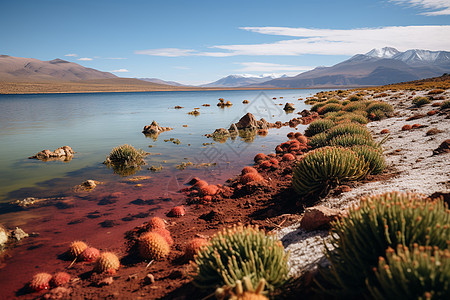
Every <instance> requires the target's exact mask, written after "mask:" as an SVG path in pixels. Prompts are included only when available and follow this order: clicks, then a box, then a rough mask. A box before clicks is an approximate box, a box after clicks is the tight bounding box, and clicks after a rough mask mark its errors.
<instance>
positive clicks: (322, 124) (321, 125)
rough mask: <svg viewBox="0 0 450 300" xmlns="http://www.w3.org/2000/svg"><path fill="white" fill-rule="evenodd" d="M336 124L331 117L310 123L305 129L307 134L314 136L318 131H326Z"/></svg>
mask: <svg viewBox="0 0 450 300" xmlns="http://www.w3.org/2000/svg"><path fill="white" fill-rule="evenodd" d="M334 125H335V124H334V122H333V121H332V120H329V119H318V120H315V121H313V122H311V123H310V124H309V126H308V127H307V128H306V130H305V136H309V137H311V136H314V135H316V134H318V133H321V132H324V131H326V130H328V129H330V128H331V127H333V126H334Z"/></svg>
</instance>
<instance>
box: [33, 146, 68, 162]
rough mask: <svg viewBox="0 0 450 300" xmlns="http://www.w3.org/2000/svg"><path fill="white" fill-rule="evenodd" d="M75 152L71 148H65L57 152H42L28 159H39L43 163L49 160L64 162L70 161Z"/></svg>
mask: <svg viewBox="0 0 450 300" xmlns="http://www.w3.org/2000/svg"><path fill="white" fill-rule="evenodd" d="M73 154H74V151H73V150H72V148H71V147H69V146H63V147H60V148H58V149H56V150H55V151H53V152H52V151H50V150H48V149H47V150H42V151H41V152H38V153H36V154H35V155H33V156H30V157H28V158H30V159H39V160H42V161H49V160H64V161H69V160H71V159H72V158H73Z"/></svg>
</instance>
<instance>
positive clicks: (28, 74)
mask: <svg viewBox="0 0 450 300" xmlns="http://www.w3.org/2000/svg"><path fill="white" fill-rule="evenodd" d="M111 78H118V77H117V76H116V75H114V74H111V73H108V72H101V71H98V70H95V69H91V68H86V67H83V66H81V65H79V64H76V63H73V62H68V61H65V60H62V59H58V58H57V59H54V60H50V61H42V60H39V59H34V58H23V57H13V56H8V55H0V80H1V81H8V82H47V81H50V82H54V81H65V82H68V81H78V80H90V79H111Z"/></svg>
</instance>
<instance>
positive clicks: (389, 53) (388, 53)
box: [365, 47, 400, 58]
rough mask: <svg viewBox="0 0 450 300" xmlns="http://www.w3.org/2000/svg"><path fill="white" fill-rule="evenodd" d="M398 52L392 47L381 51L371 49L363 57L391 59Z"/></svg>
mask: <svg viewBox="0 0 450 300" xmlns="http://www.w3.org/2000/svg"><path fill="white" fill-rule="evenodd" d="M399 53H400V51H398V50H397V49H395V48H392V47H384V48H382V49H376V48H374V49H372V50H370V51H369V52H367V53H366V54H365V55H366V56H370V57H376V58H391V57H393V56H394V55H396V54H399Z"/></svg>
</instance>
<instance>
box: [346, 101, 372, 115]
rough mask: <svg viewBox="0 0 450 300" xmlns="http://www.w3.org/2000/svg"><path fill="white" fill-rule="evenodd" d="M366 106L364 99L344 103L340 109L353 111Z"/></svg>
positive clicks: (363, 108)
mask: <svg viewBox="0 0 450 300" xmlns="http://www.w3.org/2000/svg"><path fill="white" fill-rule="evenodd" d="M366 107H367V102H366V101H359V102H350V103H349V104H347V105H345V106H344V107H343V108H342V109H343V110H345V111H349V112H352V111H355V110H365V109H366Z"/></svg>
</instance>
